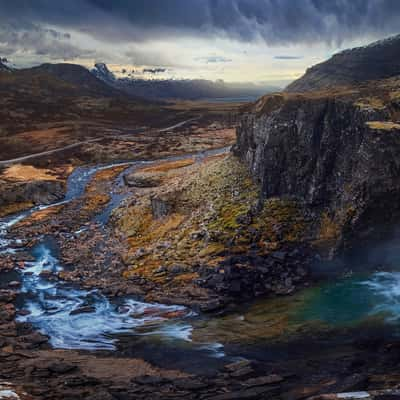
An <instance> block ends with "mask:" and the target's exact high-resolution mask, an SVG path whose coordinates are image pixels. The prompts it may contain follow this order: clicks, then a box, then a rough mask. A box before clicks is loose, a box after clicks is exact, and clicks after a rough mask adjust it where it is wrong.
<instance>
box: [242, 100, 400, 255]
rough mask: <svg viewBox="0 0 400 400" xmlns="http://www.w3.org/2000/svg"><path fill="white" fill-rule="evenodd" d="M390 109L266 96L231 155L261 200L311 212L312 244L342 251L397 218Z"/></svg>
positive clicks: (396, 135)
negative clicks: (288, 202)
mask: <svg viewBox="0 0 400 400" xmlns="http://www.w3.org/2000/svg"><path fill="white" fill-rule="evenodd" d="M357 95H359V94H357ZM392 107H393V104H391V105H387V106H382V107H377V108H374V107H369V106H368V107H365V106H362V105H360V104H359V103H357V101H356V100H355V98H354V96H349V97H348V96H331V95H328V94H320V95H318V96H316V95H315V96H306V95H296V96H292V95H280V94H278V95H273V96H266V97H264V98H262V99H260V100H259V101H258V102H257V103H256V104H255V106H254V107H253V109H252V110H250V112H249V113H247V114H246V115H244V117H243V119H242V122H241V125H240V127H239V128H238V130H237V144H236V146H235V148H234V152H235V153H236V155H238V156H239V157H240V158H241V159H242V160H243V161H244V162H245V163H246V164H247V165H248V167H249V169H250V170H251V172H252V175H253V177H254V178H255V179H256V180H257V181H258V182H259V183H260V185H261V188H262V195H263V196H264V198H271V197H291V198H294V199H296V200H297V201H299V202H301V203H303V204H305V205H306V206H307V207H308V208H309V209H310V210H312V212H313V213H314V221H313V224H314V232H315V234H314V239H315V242H316V243H317V242H320V241H324V242H325V245H327V246H328V247H329V248H330V250H332V249H335V250H338V249H339V248H343V247H347V246H349V247H350V246H351V245H352V244H354V243H355V242H359V240H360V238H366V239H367V238H380V237H383V236H384V235H385V234H386V233H387V232H388V231H389V230H390V228H391V227H392V226H393V225H394V223H395V222H396V221H398V220H400V205H399V203H400V201H399V200H400V125H398V124H397V123H396V122H394V121H393V117H394V115H393V113H392V110H393V109H392ZM331 254H332V252H331Z"/></svg>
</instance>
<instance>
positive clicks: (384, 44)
mask: <svg viewBox="0 0 400 400" xmlns="http://www.w3.org/2000/svg"><path fill="white" fill-rule="evenodd" d="M399 56H400V35H397V36H393V37H390V38H388V39H385V40H381V41H378V42H375V43H372V44H370V45H369V46H365V47H357V48H354V49H350V50H345V51H343V52H340V53H338V54H335V55H334V56H333V57H332V58H330V59H329V60H327V61H325V62H323V63H320V64H317V65H315V66H313V67H311V68H309V69H308V70H307V72H306V73H305V75H304V76H302V77H301V78H300V79H298V80H296V81H294V82H293V83H291V84H290V85H289V86H288V87H287V89H286V90H287V91H288V92H304V91H313V90H319V89H323V88H332V87H335V86H338V85H353V84H357V83H360V82H365V81H370V80H377V79H386V78H390V77H393V76H396V75H400V61H399V60H400V58H399Z"/></svg>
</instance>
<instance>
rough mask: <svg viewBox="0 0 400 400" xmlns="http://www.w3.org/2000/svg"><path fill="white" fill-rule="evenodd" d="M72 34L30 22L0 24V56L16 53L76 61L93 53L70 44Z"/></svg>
mask: <svg viewBox="0 0 400 400" xmlns="http://www.w3.org/2000/svg"><path fill="white" fill-rule="evenodd" d="M69 40H70V34H68V33H63V32H58V31H56V30H55V29H48V28H43V27H42V26H40V25H38V24H34V23H30V22H25V23H23V24H22V25H21V24H15V23H7V22H3V23H1V24H0V54H3V55H8V56H10V55H13V54H15V53H20V54H21V53H22V54H24V53H25V54H27V53H29V54H31V55H37V56H46V57H48V58H50V59H69V60H70V59H74V58H77V57H81V56H88V55H90V54H91V51H88V50H82V49H80V48H79V47H77V46H75V45H73V44H71V43H70V42H69Z"/></svg>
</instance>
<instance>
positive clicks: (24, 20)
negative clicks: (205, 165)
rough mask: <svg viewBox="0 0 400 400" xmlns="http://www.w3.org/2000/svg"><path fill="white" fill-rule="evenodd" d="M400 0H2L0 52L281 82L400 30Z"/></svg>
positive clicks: (164, 73)
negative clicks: (337, 53) (326, 60)
mask: <svg viewBox="0 0 400 400" xmlns="http://www.w3.org/2000/svg"><path fill="white" fill-rule="evenodd" d="M399 31H400V0H0V57H1V58H7V59H8V60H9V61H10V62H12V63H13V64H14V65H15V66H17V67H28V66H32V65H37V64H40V63H43V62H54V63H55V62H72V63H78V64H82V65H85V66H87V67H91V66H92V65H93V64H94V63H95V62H104V63H106V64H107V65H108V66H109V67H110V69H111V70H112V71H113V72H115V73H116V74H117V75H118V76H130V77H136V78H146V79H167V78H175V79H182V78H184V79H186V78H187V79H195V78H201V79H211V80H217V79H223V80H225V81H228V82H254V83H267V84H275V85H278V86H279V85H284V84H287V83H289V82H290V81H292V80H294V79H296V78H298V77H299V76H301V75H302V74H303V73H304V72H305V70H306V68H308V67H309V66H311V65H314V64H316V63H318V62H321V61H323V60H325V59H327V58H329V57H330V56H331V55H332V54H334V53H336V52H338V51H340V50H342V49H344V48H348V47H354V46H359V45H365V44H367V43H370V42H372V41H374V40H378V39H381V38H384V37H387V36H390V35H394V34H398V33H400V32H399Z"/></svg>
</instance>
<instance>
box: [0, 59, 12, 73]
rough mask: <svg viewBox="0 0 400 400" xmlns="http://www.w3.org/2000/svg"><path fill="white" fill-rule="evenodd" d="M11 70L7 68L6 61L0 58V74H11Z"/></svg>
mask: <svg viewBox="0 0 400 400" xmlns="http://www.w3.org/2000/svg"><path fill="white" fill-rule="evenodd" d="M11 71H12V68H10V67H9V66H7V59H3V58H0V72H11Z"/></svg>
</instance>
